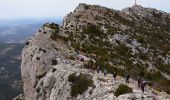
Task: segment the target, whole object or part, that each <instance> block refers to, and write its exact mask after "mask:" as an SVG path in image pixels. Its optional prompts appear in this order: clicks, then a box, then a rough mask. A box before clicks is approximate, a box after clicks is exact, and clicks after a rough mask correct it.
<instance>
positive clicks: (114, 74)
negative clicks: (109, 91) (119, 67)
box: [113, 72, 117, 80]
mask: <svg viewBox="0 0 170 100" xmlns="http://www.w3.org/2000/svg"><path fill="white" fill-rule="evenodd" d="M116 76H117V74H116V72H114V73H113V77H114V80H116Z"/></svg>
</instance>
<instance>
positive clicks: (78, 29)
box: [21, 4, 170, 100]
mask: <svg viewBox="0 0 170 100" xmlns="http://www.w3.org/2000/svg"><path fill="white" fill-rule="evenodd" d="M131 9H132V10H131ZM143 10H144V8H143V7H141V6H134V7H132V8H127V9H124V10H122V11H116V10H112V9H108V8H105V7H101V6H93V5H86V4H80V5H79V6H78V7H77V8H76V9H75V11H74V12H73V13H70V14H68V15H67V16H66V17H65V18H64V25H63V26H61V27H58V26H57V25H55V24H49V23H47V24H45V25H44V26H43V27H42V28H41V29H40V30H39V32H38V33H36V34H35V36H33V37H32V38H30V39H29V40H28V41H27V42H26V46H25V48H24V49H23V52H22V64H21V75H22V80H23V82H24V86H23V89H24V96H25V99H26V100H128V99H133V100H140V99H141V98H142V99H144V100H153V99H154V100H170V97H169V95H167V94H166V93H165V92H159V91H156V90H154V89H152V88H151V87H150V86H147V87H146V91H145V92H144V94H143V93H142V92H141V90H140V89H139V88H138V87H137V82H136V81H135V80H133V79H131V80H130V83H129V84H127V83H125V82H124V78H123V77H121V76H118V78H117V79H116V81H115V80H114V79H113V77H112V75H111V74H112V72H109V70H107V71H108V74H107V75H106V76H104V75H103V72H102V71H100V73H99V74H97V72H96V70H94V69H95V67H93V66H91V65H89V62H91V61H92V62H94V63H95V62H96V64H100V63H102V62H104V63H109V64H108V65H107V66H112V67H115V66H116V68H118V69H125V65H127V63H126V60H125V59H124V58H125V57H124V55H125V56H126V57H129V56H130V57H129V58H127V59H129V61H131V60H132V61H133V62H132V65H131V66H134V68H135V67H136V66H135V64H136V65H137V64H139V63H141V62H142V64H143V65H144V64H147V63H148V65H150V66H149V67H148V69H154V70H159V69H158V68H156V67H155V66H154V64H153V62H155V61H154V60H155V59H154V58H153V56H151V57H149V58H148V59H150V60H143V58H139V56H137V57H136V58H135V55H137V54H139V53H140V52H144V53H147V54H149V55H153V54H152V52H151V51H153V50H152V49H150V48H149V47H150V46H149V44H147V45H146V44H145V45H144V43H141V42H139V40H137V39H135V38H137V37H136V36H137V35H140V34H139V33H138V32H139V31H138V32H137V31H136V30H137V29H135V28H136V27H138V24H140V23H137V24H135V23H134V22H133V21H135V20H138V18H137V17H136V16H139V15H138V13H140V17H141V19H142V18H143V17H146V16H151V15H150V13H149V12H150V10H146V11H148V13H149V14H147V13H144V12H143ZM92 11H93V12H92ZM154 11H155V10H154ZM132 12H133V13H132ZM134 13H135V14H136V13H137V15H135V14H134ZM156 13H157V12H156ZM161 14H162V13H161ZM165 16H169V15H168V14H167V15H165ZM139 20H140V18H139ZM139 20H138V22H139ZM132 22H133V25H134V27H132V26H131V24H132ZM144 23H145V22H144ZM144 23H143V24H144ZM146 23H149V22H147V21H146ZM151 23H152V22H151ZM161 23H162V25H163V24H164V22H163V21H162V22H161ZM91 24H93V25H95V26H97V27H99V30H97V29H98V28H96V27H92V28H90V29H93V28H94V29H96V30H92V33H90V32H91V30H90V31H89V30H88V25H91ZM129 24H130V25H129ZM148 25H152V24H148ZM166 25H167V23H166ZM166 25H165V28H166ZM58 28H59V29H58ZM152 28H153V26H148V31H150V29H152ZM154 28H155V27H154ZM84 30H86V31H84ZM115 30H116V31H115ZM128 30H130V31H128ZM146 30H147V29H146ZM96 31H97V33H96V35H93V36H94V37H91V35H90V34H93V33H95V32H96ZM125 32H127V33H125ZM167 32H169V30H168V29H167V30H166V31H165V34H166V33H167ZM83 33H88V34H83ZM89 33H90V34H89ZM133 36H134V37H133ZM168 37H169V35H168ZM93 39H95V42H93V41H92V40H93ZM98 40H100V41H99V42H100V43H99V42H98ZM143 41H145V40H143ZM162 41H163V40H162ZM165 41H168V43H166V44H165V45H167V44H169V38H167V40H165ZM103 42H105V44H103ZM85 43H86V44H85ZM93 43H95V46H96V47H95V46H94V44H93ZM89 44H91V45H93V47H94V49H93V50H92V51H95V50H98V48H97V47H100V48H103V49H102V50H101V49H100V50H101V51H100V52H102V53H105V54H106V55H101V53H100V52H98V51H95V52H91V50H89V51H88V49H86V51H84V49H85V47H86V45H89ZM121 44H123V45H121ZM82 45H85V47H84V48H83V46H82ZM119 45H121V49H125V50H127V51H128V52H129V53H128V54H129V55H127V53H124V51H121V49H117V48H115V47H116V46H119ZM90 48H92V47H90ZM127 48H128V49H127ZM105 49H106V50H105ZM79 50H80V52H78V51H79ZM160 50H161V51H160V52H164V51H165V50H166V49H160ZM105 51H106V52H105ZM111 51H113V52H111ZM118 51H121V52H118ZM127 51H125V52H127ZM158 51H159V50H158ZM119 53H120V55H116V54H119ZM158 53H159V52H158ZM165 53H167V55H169V52H165ZM107 54H108V55H110V56H111V55H113V56H115V58H113V59H112V60H110V61H108V60H106V61H105V60H102V62H100V63H99V61H98V59H99V58H100V56H102V58H104V57H107V56H108V55H107ZM121 54H122V55H121ZM159 56H160V55H159ZM116 57H118V58H116ZM133 57H134V58H133ZM168 57H169V56H166V59H169V58H168ZM144 58H145V57H144ZM108 59H110V58H109V57H108ZM123 60H124V61H123ZM100 61H101V59H100ZM150 61H153V62H152V63H151V62H150ZM166 63H167V65H168V64H169V60H166ZM128 64H129V63H128ZM89 66H90V68H89ZM107 66H105V67H107ZM145 69H147V68H145ZM116 70H117V69H115V71H116ZM110 71H111V70H110ZM73 73H76V74H80V73H83V74H85V75H86V74H88V75H90V76H91V77H92V81H93V86H90V87H88V89H87V90H86V91H84V92H83V93H82V94H78V95H77V96H75V97H73V96H71V91H72V88H71V86H72V83H71V82H68V77H69V76H70V75H71V74H73ZM84 84H86V83H84ZM120 84H126V85H127V86H129V87H130V88H132V90H133V93H127V94H122V95H120V96H118V97H116V96H115V95H114V92H115V91H116V89H117V88H118V86H119V85H120Z"/></svg>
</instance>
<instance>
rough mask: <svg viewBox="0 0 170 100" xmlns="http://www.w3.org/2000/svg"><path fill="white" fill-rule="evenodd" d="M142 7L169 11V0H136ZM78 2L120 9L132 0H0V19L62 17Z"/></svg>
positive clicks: (127, 5)
mask: <svg viewBox="0 0 170 100" xmlns="http://www.w3.org/2000/svg"><path fill="white" fill-rule="evenodd" d="M137 1H138V4H140V5H142V6H144V7H152V8H156V9H159V10H163V11H166V12H170V0H137ZM79 3H87V4H98V5H102V6H105V7H109V8H112V9H117V10H121V9H123V8H125V7H129V6H132V5H133V4H134V0H0V19H14V18H43V17H57V16H58V17H63V16H65V15H66V14H67V13H69V12H71V11H73V10H74V9H75V7H76V6H77V5H78V4H79Z"/></svg>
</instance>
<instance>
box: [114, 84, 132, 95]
mask: <svg viewBox="0 0 170 100" xmlns="http://www.w3.org/2000/svg"><path fill="white" fill-rule="evenodd" d="M132 92H133V90H132V88H130V87H128V86H127V85H124V84H120V85H119V87H118V88H117V90H116V91H115V92H114V95H115V96H116V97H118V96H119V95H122V94H127V93H132Z"/></svg>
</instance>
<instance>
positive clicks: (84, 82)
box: [68, 73, 93, 97]
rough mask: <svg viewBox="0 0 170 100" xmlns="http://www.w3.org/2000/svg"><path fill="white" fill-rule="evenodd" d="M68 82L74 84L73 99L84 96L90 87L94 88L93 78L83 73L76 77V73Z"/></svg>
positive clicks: (72, 86)
mask: <svg viewBox="0 0 170 100" xmlns="http://www.w3.org/2000/svg"><path fill="white" fill-rule="evenodd" d="M68 81H69V82H72V85H71V96H73V97H76V96H77V95H78V94H82V93H83V92H84V91H86V90H87V89H88V87H91V86H93V80H92V77H91V76H89V75H86V74H82V73H80V75H76V73H73V74H71V75H69V77H68Z"/></svg>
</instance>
